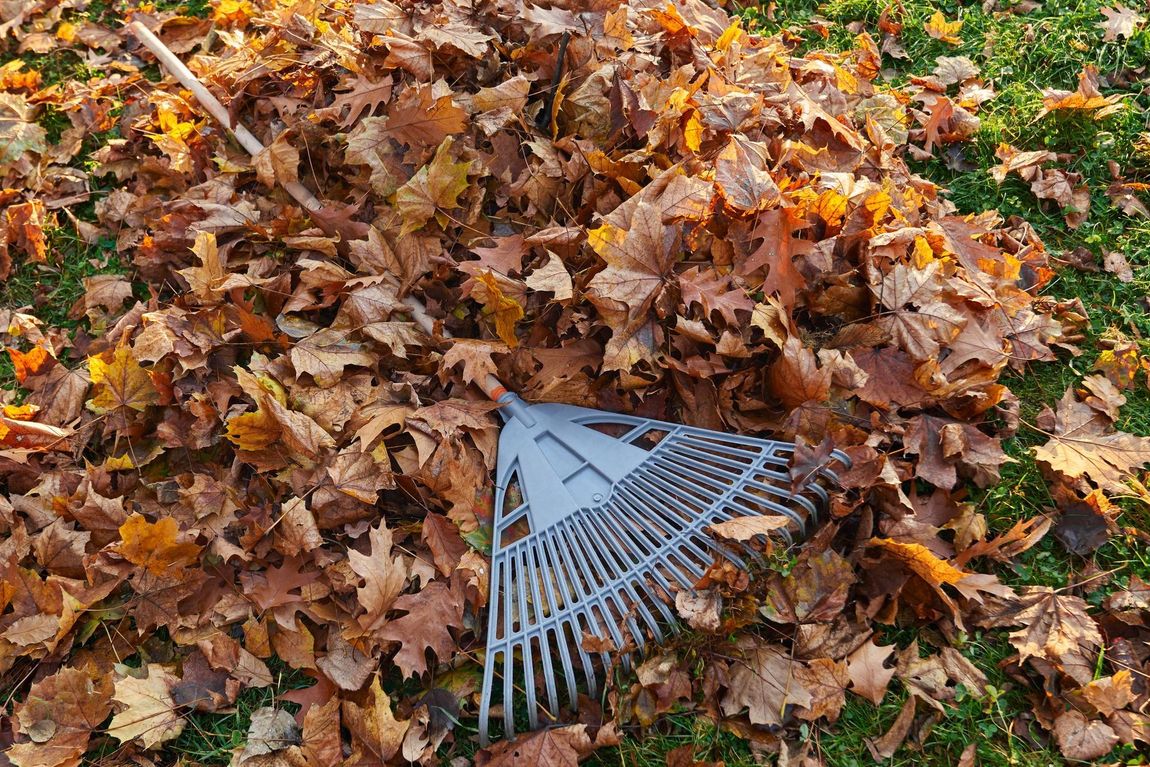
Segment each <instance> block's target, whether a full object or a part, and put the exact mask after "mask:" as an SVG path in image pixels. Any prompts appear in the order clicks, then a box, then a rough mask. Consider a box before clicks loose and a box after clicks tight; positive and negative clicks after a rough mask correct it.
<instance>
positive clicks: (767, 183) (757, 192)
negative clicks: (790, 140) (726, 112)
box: [715, 135, 781, 214]
mask: <svg viewBox="0 0 1150 767" xmlns="http://www.w3.org/2000/svg"><path fill="white" fill-rule="evenodd" d="M768 156H769V155H768V151H767V147H766V145H765V144H762V143H758V142H754V141H748V140H747V139H745V138H743V137H741V136H738V135H735V136H732V137H731V140H730V141H728V142H727V145H726V146H725V147H723V150H722V151H721V152H720V153H719V155H718V157H716V158H715V190H716V191H717V192H718V193H719V196H720V197H722V198H723V202H724V203H726V205H727V207H728V208H730V209H731V210H732V211H735V212H737V213H740V214H746V213H754V212H755V211H758V210H763V209H765V208H773V207H775V206H776V205H778V203H779V199H780V195H781V193H780V192H779V187H778V185H777V184H776V183H775V180H774V179H773V178H771V174H770V173H768V172H767V157H768Z"/></svg>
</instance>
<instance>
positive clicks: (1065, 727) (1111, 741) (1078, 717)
mask: <svg viewBox="0 0 1150 767" xmlns="http://www.w3.org/2000/svg"><path fill="white" fill-rule="evenodd" d="M1054 739H1055V740H1056V741H1058V750H1059V751H1061V752H1062V755H1063V756H1065V757H1067V758H1068V759H1080V760H1083V761H1086V760H1094V759H1099V758H1101V757H1103V756H1105V755H1106V754H1108V753H1110V749H1112V748H1114V746H1115V745H1117V743H1118V736H1117V735H1116V734H1115V733H1114V730H1113V729H1112V728H1111V727H1110V725H1108V724H1106V723H1105V722H1101V721H1099V720H1097V719H1094V720H1088V719H1087V718H1086V717H1085V716H1083V715H1082V714H1081V713H1080V712H1078V711H1075V710H1074V709H1071V710H1069V711H1066V712H1063V713H1062V714H1059V715H1058V718H1057V719H1055V720H1054Z"/></svg>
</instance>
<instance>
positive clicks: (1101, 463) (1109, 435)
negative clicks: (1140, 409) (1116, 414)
mask: <svg viewBox="0 0 1150 767" xmlns="http://www.w3.org/2000/svg"><path fill="white" fill-rule="evenodd" d="M1038 425H1039V427H1040V428H1042V429H1044V430H1046V431H1047V433H1048V434H1049V435H1050V439H1049V440H1048V441H1047V442H1046V444H1044V445H1042V446H1040V447H1036V448H1033V451H1034V456H1035V458H1036V459H1037V460H1039V461H1040V462H1042V463H1043V464H1045V465H1046V466H1049V467H1050V468H1051V469H1053V470H1054V471H1057V472H1058V473H1059V474H1062V475H1063V476H1065V477H1067V478H1068V479H1079V478H1084V479H1087V480H1089V481H1091V482H1093V483H1094V484H1096V485H1097V486H1098V487H1100V488H1102V489H1103V490H1106V491H1108V492H1115V493H1123V492H1126V491H1127V488H1126V484H1125V480H1126V478H1127V477H1129V476H1130V475H1131V472H1132V471H1133V470H1134V469H1137V468H1140V467H1141V466H1143V465H1144V464H1146V463H1148V462H1150V437H1136V436H1134V435H1133V434H1126V433H1125V432H1120V431H1115V430H1114V428H1113V427H1112V426H1111V423H1110V419H1109V418H1107V417H1106V416H1104V415H1102V414H1100V413H1098V411H1096V410H1095V409H1093V408H1091V407H1090V406H1089V405H1087V404H1086V403H1083V402H1080V401H1079V400H1078V399H1077V398H1076V397H1075V396H1074V390H1073V389H1067V390H1066V393H1065V394H1064V395H1063V396H1062V399H1061V400H1059V402H1058V405H1057V409H1056V410H1054V411H1052V410H1051V409H1050V408H1046V409H1045V410H1043V412H1042V413H1040V414H1039V416H1038Z"/></svg>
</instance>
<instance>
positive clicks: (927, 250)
mask: <svg viewBox="0 0 1150 767" xmlns="http://www.w3.org/2000/svg"><path fill="white" fill-rule="evenodd" d="M913 255H914V265H915V267H917V268H919V269H925V268H926V267H927V265H928V264H929V263H930V262H931V261H933V260H934V250H932V249H931V247H930V242H928V241H927V239H926V238H925V237H923V236H922V235H921V234H919V235H915V238H914V254H913Z"/></svg>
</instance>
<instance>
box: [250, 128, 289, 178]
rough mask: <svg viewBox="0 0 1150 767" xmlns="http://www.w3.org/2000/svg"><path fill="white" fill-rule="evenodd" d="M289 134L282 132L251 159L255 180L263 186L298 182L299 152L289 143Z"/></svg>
mask: <svg viewBox="0 0 1150 767" xmlns="http://www.w3.org/2000/svg"><path fill="white" fill-rule="evenodd" d="M289 135H290V134H289V133H288V132H286V131H285V132H283V133H280V134H279V135H278V136H276V137H275V140H274V141H272V143H270V144H268V145H267V146H265V147H264V148H263V151H261V152H260V153H259V154H257V155H256V156H255V157H253V158H252V165H253V166H254V167H255V169H256V178H257V179H259V182H260V183H261V184H263V185H264V186H268V187H275V186H277V185H279V186H283V185H284V184H290V183H292V182H294V181H298V180H299V158H300V154H299V150H298V149H296V148H295V146H294V145H293V144H292V143H291V141H290V139H289Z"/></svg>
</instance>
